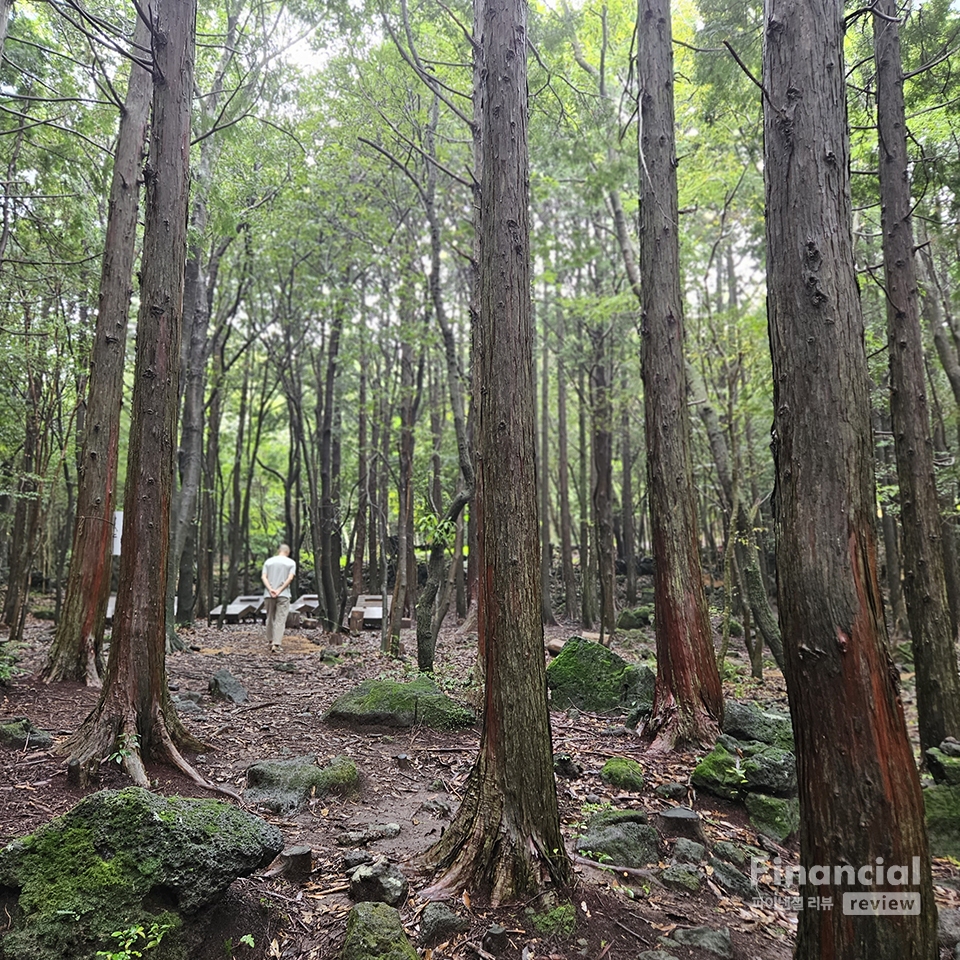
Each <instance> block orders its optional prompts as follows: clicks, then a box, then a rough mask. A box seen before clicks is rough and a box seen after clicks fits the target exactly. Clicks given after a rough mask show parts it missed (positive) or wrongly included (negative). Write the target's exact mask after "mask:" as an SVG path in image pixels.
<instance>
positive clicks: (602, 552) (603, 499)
mask: <svg viewBox="0 0 960 960" xmlns="http://www.w3.org/2000/svg"><path fill="white" fill-rule="evenodd" d="M606 337H607V331H606V330H594V331H591V335H590V339H591V341H592V342H593V363H592V365H591V367H590V413H591V416H590V422H591V424H592V425H593V436H592V441H593V442H592V443H591V449H592V451H593V493H592V503H593V512H594V518H595V522H596V526H595V527H594V530H595V539H596V544H597V548H596V558H597V573H598V577H597V582H598V583H599V585H600V642H601V643H603V644H604V645H606V646H608V647H609V646H610V642H611V640H612V639H613V631H614V630H615V629H616V625H617V612H616V605H615V604H616V597H615V592H616V583H617V580H616V567H615V566H614V555H613V404H612V402H611V400H610V382H609V371H608V369H607V367H608V361H607V355H606Z"/></svg>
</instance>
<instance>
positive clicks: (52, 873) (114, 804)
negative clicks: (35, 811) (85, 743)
mask: <svg viewBox="0 0 960 960" xmlns="http://www.w3.org/2000/svg"><path fill="white" fill-rule="evenodd" d="M249 824H259V826H260V833H259V835H258V834H257V832H256V830H252V831H251V829H250V826H249ZM217 826H219V829H211V828H212V827H213V828H216V827H217ZM234 843H236V844H237V845H236V846H232V845H233V844H234ZM282 843H283V838H282V836H281V835H280V833H279V831H278V830H276V828H274V827H271V826H269V825H268V824H266V823H264V822H263V821H259V820H256V818H253V817H251V816H250V815H249V814H246V813H244V812H243V811H240V810H237V809H236V808H235V807H233V806H230V805H228V804H222V803H219V802H218V801H194V800H187V799H181V798H172V799H170V800H167V799H164V798H163V797H159V796H156V795H155V794H151V793H149V792H148V791H146V790H141V789H140V788H129V789H127V790H122V791H101V792H100V793H97V794H93V795H91V796H90V797H87V798H86V799H84V800H83V801H81V802H80V803H79V804H78V805H77V806H76V807H75V808H74V809H73V810H71V811H70V812H69V813H67V814H65V815H64V816H62V817H58V818H56V819H55V820H53V821H52V822H51V823H49V824H47V825H46V826H44V827H41V828H40V829H39V830H38V831H37V832H36V833H34V834H32V835H30V836H28V837H24V838H23V839H21V840H17V841H15V842H13V843H11V844H8V845H7V846H6V847H5V848H3V849H2V850H0V885H3V886H5V887H8V888H11V889H14V890H17V891H19V907H20V911H21V913H20V914H19V915H18V916H17V917H16V918H15V922H14V925H13V929H11V930H9V932H7V933H6V934H5V935H4V936H3V940H2V944H0V956H2V957H3V958H4V960H63V958H64V957H84V958H85V957H92V956H93V955H94V954H95V953H96V950H97V949H103V950H108V949H111V948H115V947H116V941H115V940H112V939H111V934H112V933H114V932H116V931H118V930H128V929H130V928H131V927H134V926H137V925H140V926H144V927H145V928H149V927H150V924H151V923H153V922H158V921H159V922H163V923H167V924H169V925H170V927H171V929H170V931H168V933H167V935H166V936H165V937H164V939H163V941H162V943H161V944H159V945H158V946H157V947H156V948H154V949H152V950H151V951H150V956H151V957H152V958H154V960H185V957H186V952H185V947H184V945H183V940H182V938H181V937H180V936H179V935H178V931H179V929H180V926H181V920H180V918H179V917H178V916H177V915H176V914H172V913H170V914H163V915H161V916H159V917H158V916H157V915H156V914H153V913H151V912H149V909H148V907H147V906H145V903H147V904H149V901H150V899H151V894H152V892H153V891H155V890H157V889H163V890H168V891H170V892H171V893H172V894H173V895H174V896H175V897H176V899H177V902H178V908H179V909H182V910H183V911H184V912H190V911H192V910H196V909H198V908H199V907H201V906H204V905H205V904H207V903H210V902H211V901H212V900H214V899H215V898H216V897H217V896H219V895H220V893H222V891H223V890H224V889H225V888H226V886H227V885H228V884H229V883H230V881H231V880H232V879H233V878H234V877H235V876H237V875H243V874H242V871H243V869H244V866H245V869H246V872H248V873H249V872H250V871H251V870H253V869H255V868H256V867H257V866H258V865H261V864H262V862H263V859H264V856H267V857H268V858H272V857H273V856H274V855H275V853H276V852H279V850H280V848H281V847H282ZM265 847H266V849H265Z"/></svg>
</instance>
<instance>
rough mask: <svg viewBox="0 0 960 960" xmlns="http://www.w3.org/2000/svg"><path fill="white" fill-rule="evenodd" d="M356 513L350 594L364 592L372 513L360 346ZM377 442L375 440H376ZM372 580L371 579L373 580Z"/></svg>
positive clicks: (364, 376)
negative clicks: (364, 573) (370, 516)
mask: <svg viewBox="0 0 960 960" xmlns="http://www.w3.org/2000/svg"><path fill="white" fill-rule="evenodd" d="M357 407H358V411H357V486H358V488H359V489H358V493H357V516H356V520H355V521H354V543H355V547H354V551H353V584H352V586H351V590H350V594H351V596H352V597H354V598H356V597H359V596H360V594H362V593H365V592H366V589H365V587H364V576H363V558H364V553H365V551H366V548H367V514H368V513H369V512H370V474H371V469H370V451H369V450H368V449H367V446H368V443H369V440H368V427H367V351H366V347H365V345H364V344H363V343H361V345H360V396H359V398H358V403H357ZM374 442H375V441H374ZM372 582H373V581H371V583H372Z"/></svg>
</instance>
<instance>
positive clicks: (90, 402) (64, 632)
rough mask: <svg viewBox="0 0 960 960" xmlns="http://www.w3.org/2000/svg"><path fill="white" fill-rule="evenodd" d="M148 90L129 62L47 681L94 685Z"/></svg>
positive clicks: (143, 27)
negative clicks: (73, 510)
mask: <svg viewBox="0 0 960 960" xmlns="http://www.w3.org/2000/svg"><path fill="white" fill-rule="evenodd" d="M133 41H134V44H135V45H136V46H138V47H141V48H143V47H147V46H149V43H150V28H149V26H148V25H147V24H146V23H145V22H144V20H143V19H142V18H141V17H139V16H138V17H137V25H136V29H135V30H134V36H133ZM152 89H153V78H152V77H151V76H150V73H149V72H148V71H147V70H145V69H144V68H143V67H141V66H139V65H138V64H137V63H136V62H133V61H132V62H131V65H130V78H129V80H128V81H127V92H126V96H125V98H124V103H123V112H122V114H121V115H120V128H119V133H118V136H117V148H116V153H115V155H114V160H113V174H112V179H111V183H110V205H109V213H108V216H107V233H106V239H105V242H104V248H103V263H102V265H101V271H100V298H99V306H98V311H97V325H96V329H95V331H94V338H93V348H92V355H91V358H90V366H91V374H90V393H89V396H88V398H87V407H86V414H85V419H86V424H85V430H84V438H83V448H82V452H81V454H80V470H79V473H80V480H79V484H78V487H77V514H76V521H75V524H74V530H73V549H72V552H71V559H70V572H69V575H68V580H67V592H66V596H65V598H64V604H63V612H62V614H61V617H60V621H59V623H58V624H57V632H56V636H55V638H54V642H53V646H52V647H51V649H50V655H49V658H48V660H47V663H46V664H45V666H44V670H43V675H44V677H45V678H46V679H47V680H52V681H57V680H75V681H79V682H81V683H86V684H89V685H91V686H99V684H100V667H101V664H100V663H99V662H98V661H99V658H100V643H101V641H102V639H103V627H104V619H105V617H106V611H107V601H108V599H109V596H110V575H111V570H112V554H113V511H114V507H115V493H116V483H117V462H118V459H119V440H120V407H121V399H122V396H123V365H124V356H125V354H126V347H127V315H128V313H129V310H130V295H131V292H132V290H131V284H132V282H133V262H134V257H135V252H136V240H137V213H138V210H139V202H138V200H139V196H138V194H139V189H138V185H137V182H138V180H139V178H140V162H141V157H142V153H143V145H144V140H145V138H146V135H147V120H148V118H149V116H150V95H151V91H152Z"/></svg>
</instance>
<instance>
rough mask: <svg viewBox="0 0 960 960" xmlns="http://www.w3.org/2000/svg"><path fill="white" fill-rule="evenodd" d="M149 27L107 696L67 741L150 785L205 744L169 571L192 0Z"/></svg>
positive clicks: (169, 6)
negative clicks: (186, 694)
mask: <svg viewBox="0 0 960 960" xmlns="http://www.w3.org/2000/svg"><path fill="white" fill-rule="evenodd" d="M152 27H153V56H154V70H155V83H154V96H153V120H152V126H151V130H152V132H151V148H150V158H149V161H148V164H147V167H146V169H145V177H144V180H145V186H146V204H145V210H146V219H145V228H144V241H143V271H142V275H141V284H140V298H141V306H140V312H139V315H138V318H137V357H136V365H135V369H134V388H133V403H132V409H131V417H130V420H131V428H130V441H129V450H128V458H127V480H126V486H125V488H124V506H125V511H124V528H123V539H122V543H121V558H120V583H119V589H118V592H117V606H116V613H115V616H114V626H113V634H112V641H111V644H110V657H109V660H108V662H107V671H106V675H105V677H104V685H103V690H102V692H101V695H100V699H99V701H98V703H97V705H96V707H95V708H94V709H93V711H92V712H91V713H90V715H89V716H88V717H87V718H86V720H85V721H84V722H83V724H82V726H81V727H80V729H79V730H78V731H77V732H76V733H75V734H74V735H73V736H72V737H71V738H70V739H69V740H68V741H66V743H65V744H64V746H63V749H64V751H68V752H69V753H70V755H71V757H72V758H74V759H75V760H77V761H78V762H79V764H80V768H81V771H82V776H84V777H89V776H90V775H95V773H96V770H97V769H98V767H99V764H100V760H101V759H102V758H103V757H104V756H106V755H107V754H108V753H110V752H111V751H113V750H118V751H120V752H121V753H122V754H123V756H124V759H123V765H124V768H125V769H126V771H127V773H128V774H129V775H130V776H131V777H132V778H133V779H134V781H135V782H136V783H138V784H140V785H142V786H147V785H148V783H149V781H148V778H147V774H146V771H145V769H144V765H143V758H144V757H153V758H154V759H158V760H163V761H166V762H169V763H173V764H174V765H176V766H177V767H179V768H180V769H181V770H183V772H185V773H187V774H188V775H190V776H192V777H193V778H194V779H197V780H200V778H199V775H198V774H197V773H196V772H195V771H194V770H193V769H192V767H190V765H189V764H187V762H186V761H185V760H184V759H183V758H182V756H181V755H180V753H179V750H178V745H179V746H182V745H186V746H191V747H198V746H199V744H198V742H197V741H196V740H195V739H194V738H192V737H191V736H190V735H189V734H188V733H187V731H186V730H185V729H184V728H183V726H182V725H181V723H180V721H179V719H178V718H177V713H176V710H175V709H174V707H173V705H172V703H171V701H170V694H169V691H168V689H167V682H166V669H165V665H164V651H165V642H164V641H165V636H164V631H165V602H164V601H165V585H166V577H165V574H166V568H167V561H168V548H169V534H170V499H171V494H172V486H173V466H174V451H175V448H176V413H177V381H178V375H179V367H180V324H181V316H182V309H183V272H184V262H185V260H186V226H187V194H188V189H189V184H188V171H189V153H190V151H189V145H190V106H191V100H192V90H193V66H194V59H193V55H194V37H195V29H196V7H195V5H194V3H193V0H167V2H164V0H161V2H159V3H158V5H157V7H156V8H155V9H154V10H153V21H152ZM201 782H202V781H201Z"/></svg>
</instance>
